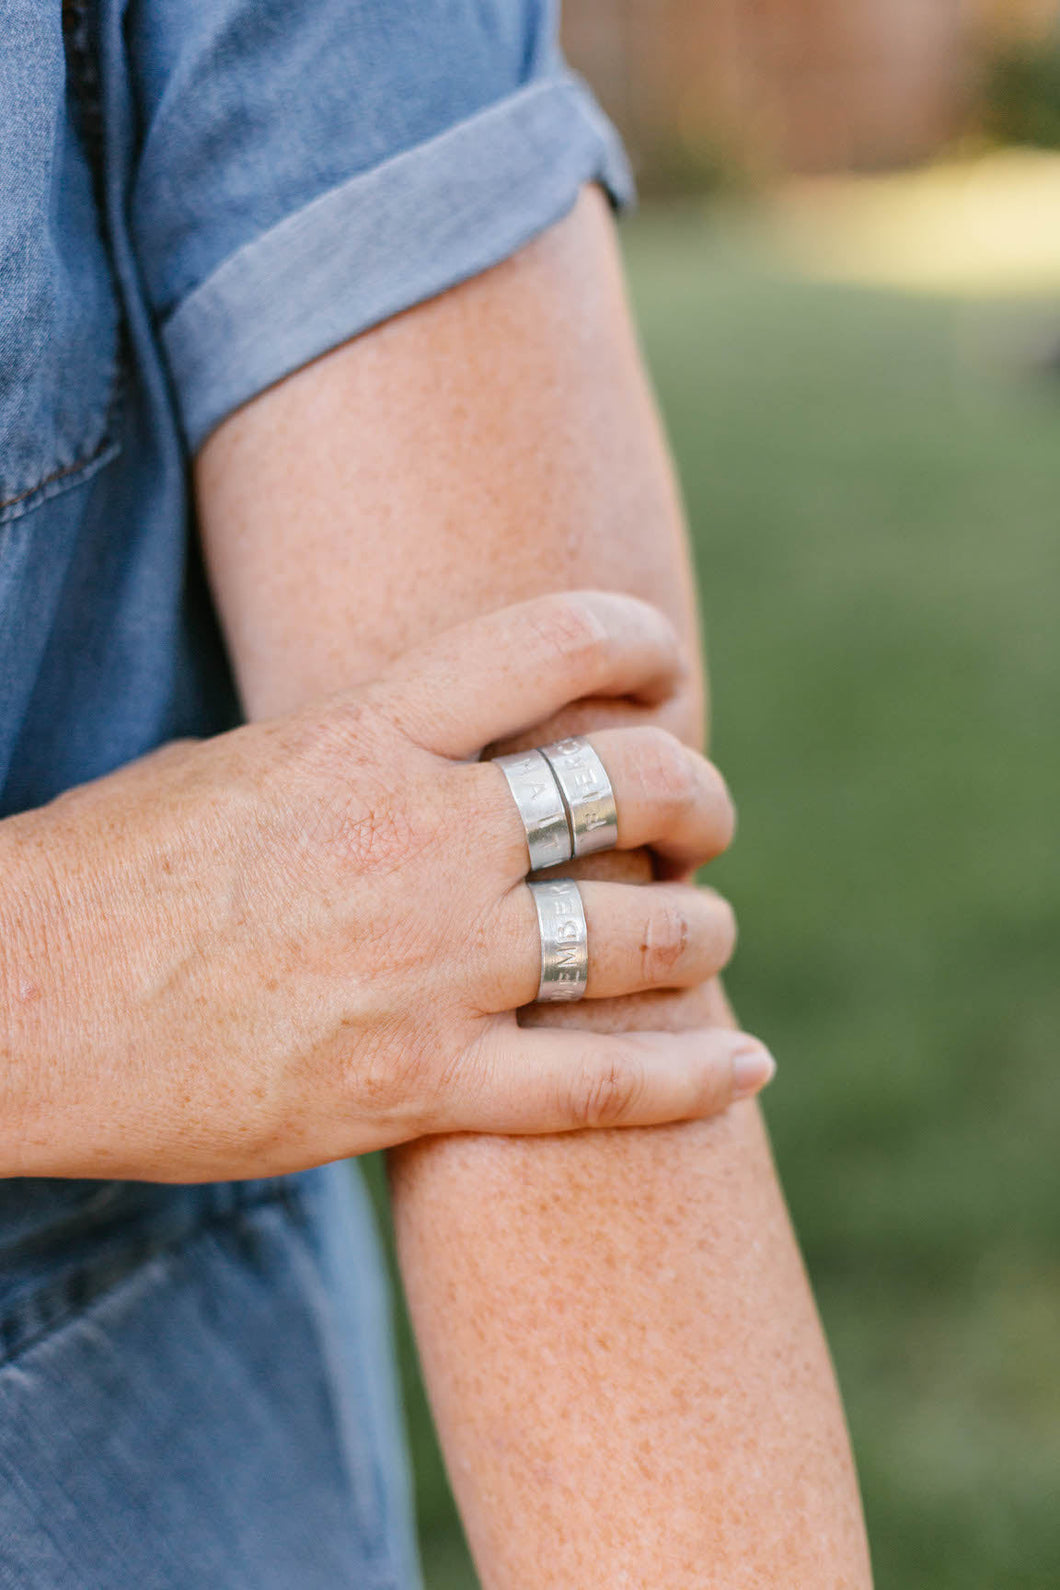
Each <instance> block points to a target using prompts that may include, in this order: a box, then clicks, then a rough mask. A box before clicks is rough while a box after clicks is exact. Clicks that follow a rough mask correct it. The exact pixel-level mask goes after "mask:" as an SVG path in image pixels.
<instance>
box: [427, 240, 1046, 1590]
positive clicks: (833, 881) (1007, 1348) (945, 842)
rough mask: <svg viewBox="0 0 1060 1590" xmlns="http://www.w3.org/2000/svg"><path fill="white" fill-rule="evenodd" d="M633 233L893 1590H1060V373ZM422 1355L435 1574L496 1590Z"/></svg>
mask: <svg viewBox="0 0 1060 1590" xmlns="http://www.w3.org/2000/svg"><path fill="white" fill-rule="evenodd" d="M625 241H626V252H627V259H628V264H629V269H630V276H631V283H632V288H633V295H634V299H635V302H636V308H637V314H638V319H639V323H640V327H641V332H642V336H643V341H644V345H645V350H646V353H647V355H648V359H649V362H650V364H651V367H652V370H653V373H654V376H655V380H656V383H657V386H658V390H659V393H660V397H661V401H662V405H663V408H664V411H665V415H666V420H667V424H668V428H669V433H670V436H671V439H672V442H673V445H674V449H675V452H676V454H677V459H678V464H679V468H680V473H681V478H682V482H683V486H684V491H685V495H686V500H687V504H688V510H689V517H690V521H691V525H692V529H693V535H694V540H695V548H696V556H697V561H698V567H699V572H700V579H701V589H702V596H703V608H704V612H705V615H706V619H707V628H708V647H709V654H710V664H711V672H712V678H713V694H714V712H713V718H714V734H713V752H714V755H715V756H716V758H717V760H718V761H719V763H720V764H721V766H722V767H723V768H724V770H725V772H726V774H727V776H728V778H729V780H730V782H731V784H732V785H733V788H734V790H735V792H736V796H737V800H738V804H739V808H740V815H741V822H740V833H739V836H738V841H737V844H736V846H735V848H734V850H733V852H732V853H731V855H730V856H728V857H726V858H725V859H724V860H723V861H722V862H721V863H719V864H718V865H717V866H716V867H715V868H713V869H712V877H711V881H712V882H714V883H716V884H717V885H718V886H719V887H721V888H722V889H724V891H725V892H726V893H728V894H729V895H730V897H731V898H732V899H733V900H734V902H735V903H736V906H737V910H738V913H739V916H740V921H741V930H742V937H741V948H740V953H739V955H738V957H737V960H736V962H735V964H734V966H733V968H732V971H731V974H730V976H729V979H728V982H729V987H730V990H731V993H732V995H733V998H734V1000H735V1002H736V1005H737V1008H738V1009H739V1011H740V1013H741V1017H742V1019H743V1021H744V1023H745V1025H747V1026H749V1027H750V1028H751V1029H752V1030H754V1031H757V1032H760V1033H761V1034H762V1035H763V1036H764V1037H765V1038H766V1039H767V1040H768V1041H769V1042H770V1044H771V1045H772V1047H773V1048H774V1050H775V1052H776V1053H777V1055H778V1057H779V1060H780V1074H779V1076H778V1079H777V1081H776V1083H775V1084H774V1086H773V1088H772V1089H771V1091H770V1095H769V1098H768V1109H767V1113H768V1117H769V1123H770V1127H771V1130H772V1133H773V1137H774V1142H775V1146H776V1152H777V1158H778V1161H779V1166H780V1170H781V1174H782V1177H783V1181H784V1184H785V1187H786V1190H787V1194H788V1197H789V1201H790V1203H791V1207H792V1210H793V1213H794V1217H795V1221H796V1225H797V1228H798V1231H799V1234H800V1238H801V1241H802V1244H803V1249H804V1252H805V1254H806V1258H807V1262H808V1265H809V1268H810V1271H811V1273H812V1276H813V1280H814V1284H815V1287H816V1291H817V1296H818V1299H819V1302H820V1306H821V1311H822V1314H823V1317H824V1320H825V1325H826V1328H827V1331H828V1335H829V1339H830V1341H831V1345H832V1349H833V1353H834V1356H835V1359H836V1363H837V1367H838V1371H839V1376H840V1380H841V1383H842V1387H843V1392H844V1396H845V1400H846V1406H847V1411H848V1417H849V1420H850V1424H851V1428H852V1432H853V1438H854V1444H855V1448H856V1452H857V1459H858V1463H859V1467H860V1472H861V1478H862V1486H863V1491H864V1497H865V1505H866V1511H867V1514H868V1521H869V1528H870V1534H871V1536H872V1541H873V1554H874V1559H875V1563H876V1570H877V1579H878V1587H879V1590H907V1587H908V1590H913V1587H916V1590H923V1587H925V1586H930V1587H932V1590H951V1587H952V1590H998V1587H1000V1586H1005V1587H1006V1590H1022V1587H1032V1586H1033V1587H1035V1590H1045V1587H1048V1586H1052V1585H1055V1584H1057V1583H1060V1506H1058V1505H1057V1490H1058V1484H1057V1482H1058V1479H1060V1376H1058V1374H1057V1364H1056V1360H1057V1341H1058V1335H1060V1331H1058V1326H1060V1158H1058V1154H1057V1149H1056V1122H1057V1120H1058V1118H1060V1067H1058V1066H1057V1063H1056V1062H1057V1051H1058V1042H1057V1028H1058V1025H1060V999H1058V973H1057V967H1058V960H1060V889H1058V873H1060V868H1058V860H1057V858H1058V844H1057V821H1056V812H1057V790H1058V789H1060V736H1058V732H1057V731H1058V726H1060V666H1058V665H1060V640H1058V624H1057V609H1058V593H1060V538H1058V535H1057V515H1058V503H1060V376H1053V377H1050V376H1048V375H1047V374H1045V373H1043V372H1042V371H1038V372H1037V373H1034V372H1031V371H1028V370H1026V369H1024V370H1021V368H1020V367H1019V365H1020V362H1019V360H1018V359H1017V360H1014V361H1011V362H1007V361H1006V360H1005V359H1004V358H1001V359H998V358H996V357H991V358H987V357H985V356H982V357H981V356H980V353H979V352H977V350H981V349H983V348H993V349H994V350H995V352H996V349H997V347H998V346H1000V345H1003V344H1004V340H1005V325H1006V319H1005V317H1006V314H1007V313H1008V310H1007V309H1006V306H1004V305H1001V304H981V305H978V306H976V305H970V304H968V303H967V302H965V303H963V304H958V303H957V302H956V301H949V300H947V299H946V298H944V297H938V296H934V297H916V296H910V295H900V294H897V293H887V292H880V291H872V290H868V289H860V288H852V287H835V286H827V285H822V284H814V283H812V282H808V281H805V280H800V279H797V278H796V277H793V276H792V275H790V274H785V272H784V270H783V269H782V268H781V266H780V265H779V263H778V262H776V261H775V260H774V259H773V258H772V257H771V255H770V252H769V249H768V247H766V246H763V245H762V244H761V243H760V242H758V243H756V242H750V241H748V240H747V238H746V237H745V238H744V239H742V240H741V239H740V237H739V236H738V235H734V234H733V233H731V232H729V231H726V230H725V229H723V228H719V227H718V226H717V225H715V224H713V223H712V222H711V221H710V219H709V217H708V216H707V215H706V214H705V213H703V212H700V211H698V210H688V211H684V212H670V213H665V212H664V213H656V214H652V213H650V212H649V213H646V214H644V215H642V216H640V217H638V218H636V219H635V220H634V222H633V223H632V224H631V225H629V226H628V227H627V229H626V234H625ZM1055 327H1056V337H1057V343H1058V345H1060V309H1058V310H1057V313H1056V316H1055ZM999 338H1000V342H999ZM1017 340H1018V339H1017ZM1043 351H1046V352H1048V351H1049V350H1048V349H1047V348H1046V349H1044V350H1043ZM403 1331H404V1335H403V1343H404V1358H405V1367H406V1376H407V1396H408V1402H409V1409H410V1418H411V1423H412V1433H413V1448H414V1454H415V1462H416V1468H417V1486H418V1491H419V1500H420V1513H421V1528H422V1543H423V1553H424V1561H425V1569H426V1574H427V1582H428V1585H429V1587H430V1590H470V1587H471V1586H473V1585H474V1582H475V1581H474V1577H473V1575H472V1573H471V1570H470V1567H469V1566H468V1563H467V1558H466V1554H465V1553H464V1550H463V1547H462V1544H461V1541H460V1537H459V1530H458V1526H457V1525H456V1523H455V1518H454V1515H453V1513H452V1509H451V1503H450V1502H449V1499H448V1493H447V1491H446V1487H445V1481H444V1475H443V1471H442V1468H441V1465H440V1462H439V1460H438V1456H437V1451H436V1449H435V1447H434V1445H433V1437H432V1436H431V1433H430V1430H429V1425H428V1421H427V1416H426V1409H425V1405H424V1402H423V1396H422V1390H421V1388H420V1387H419V1385H418V1382H417V1381H416V1378H415V1371H414V1368H413V1367H412V1355H411V1351H410V1348H409V1339H408V1334H407V1327H406V1326H404V1325H403Z"/></svg>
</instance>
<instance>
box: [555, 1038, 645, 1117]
mask: <svg viewBox="0 0 1060 1590" xmlns="http://www.w3.org/2000/svg"><path fill="white" fill-rule="evenodd" d="M643 1093H644V1073H643V1070H642V1068H641V1067H640V1065H639V1064H638V1063H637V1062H636V1061H635V1060H634V1058H633V1057H632V1056H631V1055H630V1054H628V1053H626V1052H624V1051H622V1050H620V1049H617V1048H616V1049H612V1050H611V1051H610V1053H608V1054H607V1055H606V1057H604V1058H602V1059H601V1058H596V1057H594V1058H593V1059H592V1060H591V1061H590V1063H589V1064H588V1065H587V1066H586V1067H585V1068H584V1069H583V1071H582V1073H581V1075H580V1077H579V1080H578V1082H577V1084H576V1086H575V1087H574V1089H573V1095H572V1099H571V1116H572V1118H573V1120H574V1123H575V1125H576V1126H580V1127H601V1126H620V1125H622V1124H623V1122H625V1121H628V1120H629V1119H630V1118H631V1116H632V1115H633V1112H634V1110H635V1109H636V1107H637V1104H638V1102H639V1101H640V1099H641V1098H642V1096H643Z"/></svg>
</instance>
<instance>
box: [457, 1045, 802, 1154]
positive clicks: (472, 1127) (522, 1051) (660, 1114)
mask: <svg viewBox="0 0 1060 1590" xmlns="http://www.w3.org/2000/svg"><path fill="white" fill-rule="evenodd" d="M775 1070H776V1065H775V1063H774V1061H773V1058H772V1056H771V1055H770V1053H769V1051H768V1050H767V1049H765V1048H764V1047H763V1046H762V1045H761V1044H760V1043H759V1042H758V1041H757V1039H754V1038H751V1037H749V1036H748V1034H747V1033H745V1032H734V1031H733V1030H732V1029H731V1028H729V1027H704V1028H698V1029H696V1030H695V1031H692V1032H679V1033H678V1032H674V1033H670V1032H665V1033H664V1032H625V1033H594V1032H585V1031H581V1030H578V1031H575V1030H573V1029H570V1028H559V1027H519V1026H517V1025H515V1023H514V1022H505V1021H497V1022H495V1023H491V1025H490V1028H489V1029H488V1031H487V1033H486V1034H485V1035H484V1036H483V1037H482V1038H481V1039H479V1041H478V1042H477V1043H476V1044H475V1046H474V1048H473V1049H472V1050H471V1051H469V1053H468V1054H467V1055H466V1056H465V1059H464V1062H463V1064H462V1077H463V1083H464V1085H463V1086H462V1087H461V1088H460V1090H459V1095H458V1097H459V1103H457V1104H456V1106H455V1112H454V1113H456V1114H458V1115H459V1119H456V1120H452V1121H446V1122H445V1124H444V1125H443V1126H441V1127H439V1128H438V1130H442V1131H474V1132H509V1133H516V1134H523V1133H537V1132H570V1131H577V1130H579V1129H581V1128H584V1127H604V1126H658V1125H661V1124H662V1123H663V1122H666V1121H685V1120H693V1119H696V1118H698V1117H701V1116H708V1115H717V1114H718V1113H719V1112H720V1111H722V1110H724V1109H726V1108H727V1107H728V1106H729V1105H730V1104H732V1103H733V1102H734V1101H735V1100H736V1099H743V1098H749V1097H750V1096H751V1095H752V1094H754V1093H757V1092H759V1091H760V1089H762V1088H763V1087H765V1085H766V1083H767V1082H769V1081H770V1079H771V1078H772V1076H773V1074H774V1072H775Z"/></svg>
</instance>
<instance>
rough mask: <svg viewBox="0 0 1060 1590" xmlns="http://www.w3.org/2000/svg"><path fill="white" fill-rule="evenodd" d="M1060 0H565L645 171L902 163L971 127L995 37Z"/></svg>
mask: <svg viewBox="0 0 1060 1590" xmlns="http://www.w3.org/2000/svg"><path fill="white" fill-rule="evenodd" d="M1058 14H1060V0H566V3H565V15H564V40H565V43H566V47H567V52H568V55H569V56H570V58H571V60H572V61H573V62H574V64H575V65H577V66H578V67H579V68H580V69H581V70H582V71H583V72H584V73H585V74H586V76H587V77H588V78H589V79H590V81H591V82H592V83H593V85H594V87H595V88H596V90H597V92H598V93H599V95H600V98H601V100H602V101H603V103H604V104H605V105H606V107H607V109H608V110H609V111H610V113H611V114H612V116H613V117H614V118H615V120H616V122H617V123H618V125H619V126H620V127H621V129H622V131H623V133H624V134H625V136H626V138H627V140H628V141H629V144H630V146H631V148H632V149H633V152H634V155H635V157H636V158H637V159H638V162H639V163H640V165H641V167H642V169H644V170H645V171H646V175H647V176H648V177H649V179H650V177H651V175H652V173H653V171H654V172H655V173H657V174H660V175H662V176H663V177H665V175H666V172H667V171H669V170H674V171H676V170H680V169H681V168H682V166H684V167H687V168H688V170H689V171H690V172H692V171H693V170H694V167H695V164H696V162H697V161H699V162H701V163H704V164H707V163H709V162H710V161H711V160H713V159H720V161H721V162H722V163H723V164H730V165H733V166H737V167H741V166H742V167H746V168H750V169H751V170H757V171H761V172H765V173H769V172H773V171H785V170H791V171H821V170H855V169H865V168H870V169H871V168H877V167H885V166H894V165H904V164H907V163H909V162H911V161H915V160H920V159H924V158H926V157H928V156H930V155H932V154H934V153H935V152H936V151H937V150H938V149H939V148H940V147H942V146H943V145H945V144H946V143H947V142H948V141H950V140H951V139H953V138H954V137H955V136H957V135H958V134H959V133H960V132H961V131H962V130H963V129H965V128H966V127H968V126H969V125H970V124H972V123H974V116H975V103H976V94H977V89H978V84H979V81H980V73H981V64H982V61H983V59H984V57H985V56H986V55H987V54H988V53H989V51H990V50H991V49H992V48H994V47H996V45H997V42H998V41H1000V40H1004V39H1006V38H1027V37H1030V38H1033V37H1035V36H1038V35H1040V34H1042V33H1043V32H1046V31H1047V30H1048V29H1049V28H1050V27H1053V26H1055V25H1056V23H1057V17H1058Z"/></svg>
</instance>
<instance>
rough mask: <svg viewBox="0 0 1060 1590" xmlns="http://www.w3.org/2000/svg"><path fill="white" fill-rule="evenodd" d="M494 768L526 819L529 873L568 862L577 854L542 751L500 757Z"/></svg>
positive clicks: (559, 797)
mask: <svg viewBox="0 0 1060 1590" xmlns="http://www.w3.org/2000/svg"><path fill="white" fill-rule="evenodd" d="M493 765H494V767H499V768H500V770H501V772H502V773H503V774H504V776H505V778H506V779H507V780H508V788H509V789H510V790H511V792H512V795H513V796H514V797H515V804H516V805H517V806H518V808H519V815H520V817H521V818H522V819H523V827H524V828H525V829H526V844H527V848H528V850H529V852H530V871H531V872H540V870H541V868H542V867H555V866H558V865H559V863H560V862H562V861H569V860H570V859H571V856H572V855H573V854H574V852H573V848H572V845H571V830H570V824H569V822H568V821H567V808H566V807H565V806H564V804H563V796H562V795H561V794H560V790H559V785H558V784H557V782H556V776H555V774H554V773H553V771H552V769H551V767H549V765H548V763H547V762H546V761H545V758H544V757H543V756H542V755H541V752H540V751H517V752H514V753H513V754H512V755H511V756H497V757H494V759H493Z"/></svg>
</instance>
